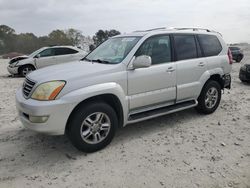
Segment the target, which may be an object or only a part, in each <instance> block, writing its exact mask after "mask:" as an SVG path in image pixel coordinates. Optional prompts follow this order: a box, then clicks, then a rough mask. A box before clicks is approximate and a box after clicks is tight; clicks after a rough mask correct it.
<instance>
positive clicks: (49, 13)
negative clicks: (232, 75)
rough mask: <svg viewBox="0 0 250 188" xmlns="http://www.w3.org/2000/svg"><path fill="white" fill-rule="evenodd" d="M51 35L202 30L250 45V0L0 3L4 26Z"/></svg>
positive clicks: (24, 0) (10, 0) (13, 0)
mask: <svg viewBox="0 0 250 188" xmlns="http://www.w3.org/2000/svg"><path fill="white" fill-rule="evenodd" d="M1 24H5V25H8V26H10V27H12V28H14V29H15V30H16V32H17V33H25V32H32V33H34V34H36V35H37V36H42V35H47V34H49V33H50V32H51V31H52V30H54V29H67V28H75V29H79V30H81V31H82V32H83V34H84V35H86V36H87V35H90V36H93V35H94V34H95V32H97V31H98V30H99V29H108V30H109V29H116V30H119V31H120V32H121V33H129V32H132V31H135V30H143V29H151V28H157V27H202V28H209V29H213V30H216V31H218V32H220V33H222V35H223V37H224V39H225V41H226V42H227V43H236V42H249V43H250V0H237V1H236V0H108V1H105V0H57V1H56V0H0V25H1Z"/></svg>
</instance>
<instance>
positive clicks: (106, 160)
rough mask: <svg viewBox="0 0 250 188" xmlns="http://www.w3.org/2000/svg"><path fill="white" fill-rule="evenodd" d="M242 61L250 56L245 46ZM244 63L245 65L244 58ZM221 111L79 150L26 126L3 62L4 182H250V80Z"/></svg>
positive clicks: (184, 115) (245, 187)
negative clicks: (98, 148)
mask: <svg viewBox="0 0 250 188" xmlns="http://www.w3.org/2000/svg"><path fill="white" fill-rule="evenodd" d="M245 55H246V57H245V58H244V59H243V62H242V63H246V62H248V63H250V50H249V49H248V50H245ZM242 63H241V64H242ZM241 64H238V63H235V64H233V71H232V76H233V80H232V89H231V90H230V91H229V90H225V93H224V94H223V96H222V101H221V104H220V106H219V108H218V109H217V111H216V112H215V113H213V114H211V115H199V114H198V113H196V111H195V110H193V109H191V110H186V111H183V112H179V113H175V114H171V115H168V116H163V117H160V118H156V119H152V120H148V121H145V122H141V123H137V124H134V125H129V126H127V127H125V128H123V129H121V130H119V131H118V133H117V135H116V137H115V139H114V140H113V142H112V143H111V144H110V145H109V146H108V147H107V148H105V149H104V150H101V151H99V152H96V153H92V154H85V153H81V152H79V151H77V150H76V149H75V148H74V147H73V146H72V145H71V144H70V142H69V140H68V139H67V138H66V137H65V136H46V135H40V134H37V133H34V132H31V131H29V130H26V129H24V128H23V126H22V124H21V123H20V121H19V120H18V118H17V112H16V109H15V91H16V89H17V88H18V87H20V86H21V84H22V82H23V78H12V77H8V73H7V70H6V67H7V61H4V60H1V62H0V88H1V90H0V94H1V97H0V103H1V106H0V187H3V188H6V187H8V188H9V187H46V188H47V187H93V188H98V187H114V188H119V187H131V188H135V187H136V188H137V187H144V188H145V187H192V188H196V187H213V188H214V187H215V188H219V187H221V188H224V187H240V188H249V187H250V85H248V84H243V83H241V82H240V80H239V79H238V72H239V69H240V66H241Z"/></svg>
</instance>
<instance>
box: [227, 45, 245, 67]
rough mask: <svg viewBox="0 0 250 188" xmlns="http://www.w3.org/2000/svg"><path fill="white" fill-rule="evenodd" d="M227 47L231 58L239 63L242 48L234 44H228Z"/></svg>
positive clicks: (241, 57) (242, 55) (241, 56)
mask: <svg viewBox="0 0 250 188" xmlns="http://www.w3.org/2000/svg"><path fill="white" fill-rule="evenodd" d="M229 49H230V50H231V53H232V55H233V60H235V61H236V62H238V63H239V62H240V61H241V60H242V59H243V57H244V54H243V52H242V50H241V49H240V48H239V47H236V46H230V47H229Z"/></svg>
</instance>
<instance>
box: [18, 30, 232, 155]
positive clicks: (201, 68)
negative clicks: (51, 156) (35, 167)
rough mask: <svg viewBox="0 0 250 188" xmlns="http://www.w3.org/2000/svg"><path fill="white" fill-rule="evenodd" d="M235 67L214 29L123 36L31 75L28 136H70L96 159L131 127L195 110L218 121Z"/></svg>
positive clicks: (21, 101)
mask: <svg viewBox="0 0 250 188" xmlns="http://www.w3.org/2000/svg"><path fill="white" fill-rule="evenodd" d="M232 60H233V59H232V54H231V52H230V50H229V49H228V46H227V45H226V43H225V42H224V41H223V39H222V36H221V35H220V34H219V33H217V32H214V31H210V30H208V29H198V28H176V29H164V28H163V29H155V30H148V31H142V32H134V33H131V34H124V35H118V36H115V37H112V38H110V39H108V40H107V41H105V42H104V43H102V44H101V45H100V46H98V47H97V48H96V49H95V50H93V51H92V52H91V53H89V54H88V55H87V56H86V57H85V58H84V59H82V61H77V62H72V63H66V64H61V65H56V66H51V67H47V68H44V69H41V70H37V71H35V72H32V73H30V74H29V75H27V76H26V79H25V81H24V84H23V88H20V89H19V90H18V91H17V93H16V106H17V109H18V113H19V117H20V119H21V121H22V123H23V124H24V126H25V127H27V128H28V129H31V130H34V131H37V132H42V133H46V134H52V135H60V134H66V135H68V136H69V138H70V140H71V142H72V143H73V144H74V146H76V147H77V148H78V149H79V150H81V151H85V152H94V151H97V150H99V149H102V148H104V147H105V146H107V145H108V144H109V143H110V142H111V140H112V139H113V137H114V135H115V132H116V129H117V128H119V127H123V126H125V125H127V124H131V123H135V122H139V121H143V120H147V119H150V118H155V117H158V116H162V115H166V114H170V113H174V112H177V111H181V110H185V109H188V108H192V107H196V109H197V110H198V111H199V112H200V113H204V114H211V113H213V112H214V111H215V110H216V109H217V107H218V106H219V104H220V100H221V95H222V90H224V88H227V89H230V87H231V76H230V72H231V67H232V62H233V61H232ZM224 102H225V101H224ZM217 115H218V114H217Z"/></svg>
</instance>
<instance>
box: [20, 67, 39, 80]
mask: <svg viewBox="0 0 250 188" xmlns="http://www.w3.org/2000/svg"><path fill="white" fill-rule="evenodd" d="M34 70H35V68H34V67H33V66H32V65H24V66H21V67H20V68H19V74H20V75H21V76H23V77H25V76H26V75H27V74H28V73H30V72H32V71H34Z"/></svg>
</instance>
